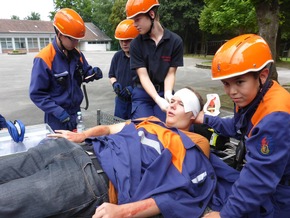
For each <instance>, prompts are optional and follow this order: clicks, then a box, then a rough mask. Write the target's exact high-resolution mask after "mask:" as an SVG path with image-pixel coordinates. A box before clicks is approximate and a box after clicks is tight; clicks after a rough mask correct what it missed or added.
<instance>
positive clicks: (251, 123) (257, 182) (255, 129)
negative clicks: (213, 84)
mask: <svg viewBox="0 0 290 218" xmlns="http://www.w3.org/2000/svg"><path fill="white" fill-rule="evenodd" d="M273 62H274V61H273V59H272V55H271V51H270V48H269V46H268V45H267V43H266V42H265V40H264V39H263V38H262V37H260V36H258V35H254V34H245V35H241V36H238V37H235V38H233V39H231V40H229V41H228V42H226V43H225V44H224V45H222V46H221V48H220V49H219V50H218V51H217V52H216V54H215V56H214V58H213V61H212V79H213V80H221V81H222V83H223V85H224V90H225V92H226V94H227V95H228V96H229V97H230V98H231V99H232V100H233V102H234V104H235V108H234V116H233V118H224V119H223V118H220V117H218V116H210V115H205V114H204V113H203V112H201V113H200V114H199V115H198V117H197V119H196V122H199V123H205V124H207V125H209V126H211V127H212V128H214V129H215V130H216V131H217V132H219V133H221V134H222V135H225V136H230V137H235V138H238V139H239V140H241V143H240V145H239V146H238V149H239V152H240V153H243V152H245V161H243V162H241V163H240V162H239V161H238V162H237V164H238V166H237V167H239V165H241V168H242V169H241V171H240V175H239V178H238V179H237V180H236V182H235V183H234V185H233V187H232V194H231V195H230V196H229V198H228V200H227V202H226V204H225V205H224V206H223V207H222V209H221V210H220V212H212V213H210V214H208V215H206V216H205V217H207V218H212V217H255V218H256V217H277V218H278V217H290V156H289V154H290V143H289V139H290V94H289V92H287V91H286V90H285V89H284V88H283V87H281V86H280V85H279V84H278V83H277V82H276V81H272V80H271V79H270V77H271V73H272V65H273ZM238 157H240V158H238ZM239 159H241V160H243V159H244V158H243V157H241V156H237V158H236V160H239Z"/></svg>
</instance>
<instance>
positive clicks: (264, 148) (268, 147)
mask: <svg viewBox="0 0 290 218" xmlns="http://www.w3.org/2000/svg"><path fill="white" fill-rule="evenodd" d="M257 150H258V152H259V153H260V154H261V155H264V156H265V155H270V154H272V153H273V152H274V143H273V140H272V138H271V137H269V136H264V137H262V138H261V140H260V142H259V144H258V146H257Z"/></svg>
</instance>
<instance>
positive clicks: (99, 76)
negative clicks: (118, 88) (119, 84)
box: [93, 67, 103, 80]
mask: <svg viewBox="0 0 290 218" xmlns="http://www.w3.org/2000/svg"><path fill="white" fill-rule="evenodd" d="M93 72H94V73H95V77H94V78H95V80H98V79H102V78H103V72H102V70H101V69H100V68H98V67H94V68H93Z"/></svg>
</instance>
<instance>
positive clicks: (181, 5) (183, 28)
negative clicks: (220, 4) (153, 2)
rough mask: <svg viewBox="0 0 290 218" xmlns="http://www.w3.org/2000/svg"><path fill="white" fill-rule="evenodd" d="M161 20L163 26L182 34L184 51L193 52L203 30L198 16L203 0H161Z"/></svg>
mask: <svg viewBox="0 0 290 218" xmlns="http://www.w3.org/2000/svg"><path fill="white" fill-rule="evenodd" d="M159 2H160V8H159V13H160V21H161V23H162V25H163V26H165V27H166V28H168V29H170V30H171V31H173V32H175V33H177V34H178V35H180V36H181V38H182V39H183V43H184V52H185V53H192V52H193V51H194V50H195V47H196V44H197V42H198V41H199V40H200V38H201V35H202V32H201V31H200V29H199V26H198V17H199V14H200V12H201V9H202V7H203V4H204V3H203V1H202V0H179V1H172V0H159Z"/></svg>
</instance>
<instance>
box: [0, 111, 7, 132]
mask: <svg viewBox="0 0 290 218" xmlns="http://www.w3.org/2000/svg"><path fill="white" fill-rule="evenodd" d="M2 128H6V120H5V118H4V117H3V116H2V115H1V114H0V129H2Z"/></svg>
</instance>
